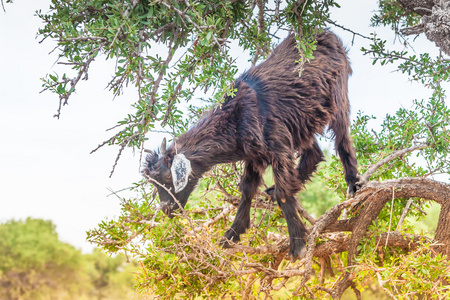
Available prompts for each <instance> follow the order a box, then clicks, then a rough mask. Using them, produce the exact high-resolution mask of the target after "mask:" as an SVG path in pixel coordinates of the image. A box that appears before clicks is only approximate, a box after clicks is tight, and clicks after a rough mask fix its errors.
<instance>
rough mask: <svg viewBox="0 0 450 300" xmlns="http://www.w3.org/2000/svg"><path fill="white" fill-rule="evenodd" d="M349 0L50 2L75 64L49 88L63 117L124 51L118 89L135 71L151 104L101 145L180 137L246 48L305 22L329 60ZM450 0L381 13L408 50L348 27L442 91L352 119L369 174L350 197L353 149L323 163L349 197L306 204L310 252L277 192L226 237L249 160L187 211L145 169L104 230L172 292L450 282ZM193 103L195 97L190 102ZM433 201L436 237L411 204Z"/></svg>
mask: <svg viewBox="0 0 450 300" xmlns="http://www.w3.org/2000/svg"><path fill="white" fill-rule="evenodd" d="M7 2H9V1H7ZM336 6H338V3H337V2H336V1H321V0H318V1H307V0H306V1H305V0H300V1H262V0H256V1H233V0H232V1H188V0H183V1H169V0H161V1H142V0H132V1H118V0H110V1H104V0H90V1H79V0H70V1H60V0H53V1H52V6H51V8H50V12H49V13H41V12H39V13H38V15H39V17H40V18H41V19H42V20H43V21H44V22H45V26H44V27H43V28H41V29H40V30H39V33H40V35H41V36H42V38H43V39H44V40H45V39H51V40H55V41H56V42H57V49H58V51H59V53H60V61H59V63H60V64H63V65H67V66H68V67H70V68H71V70H70V73H65V74H62V75H61V74H60V75H56V74H55V75H53V74H52V75H48V76H47V77H46V78H45V79H44V87H45V89H47V90H50V91H52V92H54V93H56V94H58V96H59V107H58V110H57V113H56V116H57V117H58V118H59V117H60V116H61V109H62V107H63V106H64V105H66V104H68V103H69V99H70V97H71V95H72V94H73V92H74V91H75V90H76V88H77V87H78V85H79V83H80V82H81V80H82V79H87V78H88V72H89V66H90V65H91V64H92V63H94V60H95V59H96V58H98V57H102V58H106V59H114V60H115V61H116V70H115V73H114V75H113V78H112V80H111V81H110V83H109V85H108V86H109V88H110V89H111V90H112V92H113V93H114V94H115V95H118V94H120V93H121V92H122V90H123V88H124V86H125V85H127V84H132V85H134V86H135V88H136V89H137V91H138V94H139V96H138V99H136V102H135V105H134V107H135V113H134V114H132V115H128V116H126V117H125V118H124V119H123V120H122V121H119V123H118V125H117V127H116V128H115V129H117V130H118V132H117V133H116V134H115V135H114V136H112V137H111V138H110V139H108V140H107V141H105V142H103V143H101V144H100V146H99V147H102V146H104V145H118V146H119V153H118V158H119V157H120V153H121V152H122V151H123V150H124V149H125V148H126V147H131V148H133V149H138V150H141V152H142V150H143V145H144V141H145V139H146V136H147V135H146V134H147V133H148V132H150V131H152V130H154V129H155V128H156V126H162V127H163V128H166V129H170V130H169V131H170V132H172V133H173V135H174V136H176V135H177V134H180V133H182V132H184V131H185V130H186V128H188V126H189V125H190V124H191V123H192V122H194V121H195V120H196V119H197V118H198V116H199V115H200V114H201V112H202V111H203V110H204V109H205V108H206V107H208V106H211V105H213V104H216V103H220V101H221V99H222V98H223V96H224V95H225V94H229V93H232V92H233V91H232V90H231V87H230V83H231V82H232V81H233V78H234V76H235V75H236V72H237V68H236V66H235V63H234V57H233V56H232V52H231V48H232V47H233V49H236V48H237V49H240V50H241V51H245V52H247V53H249V54H250V55H251V62H252V63H253V64H256V63H257V62H258V61H260V60H261V59H263V58H264V57H266V56H267V54H268V53H269V52H270V49H271V48H272V47H273V45H274V44H277V43H278V41H279V39H278V37H280V36H281V35H282V34H281V33H283V32H285V31H289V30H290V31H294V32H295V33H296V34H297V37H298V48H299V52H300V53H301V54H302V55H301V56H299V60H300V61H301V62H307V61H308V60H311V59H314V57H313V56H314V33H315V32H317V31H318V30H320V29H321V28H323V27H325V26H327V25H334V26H340V27H342V26H341V25H340V24H336V23H335V22H333V21H332V15H330V9H331V8H332V7H336ZM448 11H449V8H448V6H447V2H445V1H431V0H430V1H407V0H402V1H400V0H398V1H380V3H379V10H378V11H377V12H375V14H374V16H373V17H372V20H371V21H372V24H373V25H374V26H390V27H391V28H392V29H393V32H394V33H395V34H396V35H397V37H398V39H399V40H400V41H402V42H403V44H404V45H406V46H405V47H403V48H401V50H398V49H395V48H394V49H392V50H391V49H389V48H390V47H388V46H387V44H386V40H385V37H383V38H381V37H379V36H371V37H367V36H363V35H361V34H359V33H358V31H357V29H354V28H351V29H347V28H344V29H345V30H348V31H351V32H353V33H354V35H355V37H357V38H365V39H370V40H371V44H370V47H368V48H367V49H362V51H363V52H364V53H366V54H367V55H368V56H370V57H372V59H373V62H374V64H375V63H379V64H381V65H386V64H394V65H395V66H396V67H397V68H398V70H399V71H401V72H403V73H405V75H407V76H408V77H409V78H410V79H411V80H415V81H418V82H420V83H421V84H423V86H424V88H428V89H430V90H431V91H432V95H431V97H430V98H429V99H418V100H414V101H412V105H411V107H410V108H401V109H399V110H398V111H397V112H396V113H395V114H394V115H388V116H387V117H386V119H385V120H384V121H383V123H382V125H381V128H380V129H378V130H375V129H372V128H370V127H369V126H370V121H371V119H372V118H371V117H370V116H366V115H364V114H362V113H360V114H359V115H358V117H357V119H356V120H355V121H354V123H353V128H352V134H353V138H354V143H355V146H356V149H357V152H358V161H359V165H360V173H361V174H362V178H363V183H364V185H363V187H362V189H361V190H360V191H359V192H358V193H357V194H356V195H355V197H354V198H352V199H345V192H344V191H345V184H344V180H343V178H342V171H341V167H340V164H339V163H338V161H337V160H336V159H333V160H332V161H331V162H328V163H325V164H323V165H322V168H321V169H320V170H319V172H318V174H317V178H318V180H319V181H321V182H323V183H326V184H327V185H328V186H329V187H330V188H331V189H332V190H333V191H335V194H336V197H339V199H340V202H339V203H338V204H336V205H335V206H333V207H332V208H331V209H329V210H328V211H327V212H326V213H325V214H323V215H322V216H320V217H319V218H317V219H315V218H313V217H312V216H311V215H310V214H308V213H307V212H306V210H304V211H303V212H302V216H304V217H305V219H306V220H308V222H310V224H311V226H310V235H309V238H308V251H307V255H306V257H305V258H304V259H302V260H301V261H299V262H296V263H286V261H285V260H284V256H285V253H286V252H287V239H286V235H285V233H286V229H285V228H284V226H285V224H284V222H283V220H282V219H281V218H280V216H281V212H280V210H279V209H278V208H277V207H275V206H274V204H273V203H271V202H270V201H266V200H265V197H264V196H265V195H264V194H263V193H262V192H261V194H260V196H259V197H258V199H256V201H255V204H254V213H253V219H252V222H253V226H252V229H251V230H250V231H249V232H248V234H247V235H246V237H245V238H244V239H243V242H241V243H240V244H239V245H235V247H234V248H232V249H229V250H223V249H220V248H219V247H218V240H219V239H220V236H221V235H222V234H223V232H224V230H225V229H226V228H228V227H229V218H230V213H231V212H232V211H233V210H234V207H235V204H236V201H237V199H238V197H237V195H238V191H237V190H236V187H237V181H238V178H239V176H240V172H241V166H240V165H239V164H234V165H223V166H217V167H215V168H214V169H213V170H211V172H210V173H209V175H208V176H207V177H206V178H205V180H204V181H203V182H202V183H201V185H200V189H199V192H198V193H197V194H196V197H193V198H196V200H195V201H194V200H191V202H190V205H189V206H188V207H187V209H186V211H183V212H181V214H180V216H179V217H178V218H176V219H173V220H167V219H166V218H164V217H163V216H162V215H161V213H159V212H158V209H157V205H156V202H155V199H154V193H152V192H151V191H150V192H149V191H148V189H151V187H149V186H148V184H147V183H145V182H144V181H143V182H141V183H139V184H136V191H139V192H140V196H138V197H137V198H136V199H123V201H122V203H123V213H122V215H121V216H120V217H119V218H118V219H117V220H113V221H110V222H106V221H105V222H102V223H101V224H100V225H99V228H98V229H95V230H92V231H91V232H90V233H89V239H90V240H91V241H92V242H94V243H96V244H98V245H100V246H102V247H103V248H105V249H107V250H109V251H111V252H116V251H125V252H127V253H132V254H133V255H135V256H137V257H139V258H140V260H141V262H142V269H141V272H140V279H139V286H140V288H141V289H143V290H145V289H151V290H152V291H153V292H154V293H156V294H158V295H161V297H168V298H171V297H175V296H185V297H193V296H202V297H208V298H216V297H219V296H224V295H227V296H231V297H242V298H251V297H260V296H262V295H265V296H266V297H271V296H273V295H276V293H277V291H278V293H280V292H283V293H286V295H287V296H288V297H293V298H294V297H300V298H302V297H303V298H313V297H319V298H320V297H323V296H324V295H325V294H329V295H331V296H332V297H333V298H340V297H341V296H342V295H343V293H344V291H346V290H347V289H352V290H353V291H354V293H355V294H356V296H357V298H360V297H361V293H360V290H362V289H364V288H365V287H366V286H367V285H368V284H369V282H370V281H372V280H375V281H376V282H378V284H379V286H380V288H381V289H383V290H384V291H386V293H387V294H389V295H390V296H392V297H394V298H409V297H418V296H419V295H422V296H425V297H439V298H441V299H443V298H446V297H448V296H449V291H448V284H447V283H448V280H449V279H450V278H449V275H448V274H449V272H448V271H449V264H448V261H447V256H448V254H449V251H450V248H449V246H448V245H449V243H450V227H449V226H450V224H449V222H450V221H449V220H450V201H449V199H448V198H449V195H450V185H448V184H447V183H442V182H438V181H436V180H434V179H433V176H435V175H437V174H448V173H449V166H450V164H449V157H448V154H447V149H448V148H449V141H450V137H449V115H450V112H449V110H448V107H447V105H446V103H445V91H444V90H443V88H442V82H445V81H447V80H448V76H449V69H450V65H449V62H450V60H449V59H448V56H446V55H448V54H449V53H448V21H446V20H448ZM419 33H425V34H426V36H427V38H428V39H430V40H432V41H434V42H435V43H436V45H437V47H439V48H440V49H441V50H442V54H441V55H438V56H437V57H432V56H431V55H430V54H429V53H415V52H413V51H412V46H413V44H414V40H413V39H409V38H408V36H409V35H411V34H419ZM161 53H162V54H161ZM300 76H301V74H300ZM199 90H202V91H204V93H205V94H206V96H205V98H206V99H207V100H206V102H205V104H204V105H202V106H200V107H197V106H195V105H193V104H192V102H189V101H190V100H192V98H193V97H195V95H196V94H195V93H196V92H197V91H199ZM182 103H183V104H184V103H191V104H190V106H189V116H187V117H186V116H184V114H183V112H184V111H183V109H182V107H181V104H182ZM97 149H98V148H97ZM97 149H96V150H97ZM94 151H95V150H94ZM116 163H117V160H116ZM113 170H114V168H113ZM428 201H435V202H437V203H439V204H440V205H441V213H440V216H439V220H438V224H437V229H436V232H435V235H434V237H433V238H427V237H426V236H417V235H414V234H413V233H412V228H411V225H409V224H408V220H405V216H406V215H409V216H413V217H419V215H420V214H421V211H422V209H421V207H423V206H424V205H427V204H428V203H429V202H428ZM314 263H316V264H314ZM326 272H328V273H329V274H330V277H327V276H325V273H326Z"/></svg>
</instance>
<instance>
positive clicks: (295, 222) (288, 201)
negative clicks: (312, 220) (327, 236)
mask: <svg viewBox="0 0 450 300" xmlns="http://www.w3.org/2000/svg"><path fill="white" fill-rule="evenodd" d="M277 202H278V205H279V206H280V207H281V210H282V211H283V215H284V218H285V219H286V223H287V227H288V232H289V240H290V241H289V254H288V255H289V258H290V260H291V261H292V262H293V261H295V260H296V259H302V258H303V257H304V256H305V254H306V238H307V235H308V231H307V230H306V227H305V225H304V224H303V222H302V221H301V220H300V216H299V215H298V210H297V205H298V203H297V199H296V198H295V197H294V196H287V197H285V198H279V197H277Z"/></svg>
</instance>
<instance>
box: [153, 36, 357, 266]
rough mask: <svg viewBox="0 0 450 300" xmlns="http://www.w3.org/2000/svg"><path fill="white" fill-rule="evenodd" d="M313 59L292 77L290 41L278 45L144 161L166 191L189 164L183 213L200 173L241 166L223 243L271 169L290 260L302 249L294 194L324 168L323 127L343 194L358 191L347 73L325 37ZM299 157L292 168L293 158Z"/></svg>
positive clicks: (342, 55)
mask: <svg viewBox="0 0 450 300" xmlns="http://www.w3.org/2000/svg"><path fill="white" fill-rule="evenodd" d="M316 38H317V49H316V50H315V51H314V54H313V55H314V59H313V60H311V62H309V63H306V64H305V65H304V69H303V71H302V73H301V77H299V68H298V67H299V66H298V64H297V61H298V60H299V58H300V57H299V53H298V50H297V48H296V42H295V38H294V35H290V36H289V37H288V38H287V39H286V40H284V41H283V42H282V43H281V44H280V45H279V46H278V47H277V48H275V50H274V51H273V52H272V54H271V55H270V56H269V58H268V59H267V60H266V61H264V62H262V63H261V64H259V65H258V66H256V67H252V68H251V69H250V70H248V71H247V72H245V73H244V74H243V75H242V76H240V77H239V78H238V79H237V80H236V82H235V84H234V87H235V88H236V89H237V92H236V94H235V96H233V97H231V96H230V97H227V98H226V99H225V101H224V103H223V104H222V105H220V106H218V107H216V108H215V109H213V110H211V111H210V112H209V113H207V115H206V116H205V117H203V118H202V119H201V120H200V121H199V122H198V124H197V125H196V126H194V127H193V128H191V129H190V130H189V131H187V132H186V133H184V134H182V135H181V136H179V137H178V138H177V140H176V143H174V144H172V145H171V146H170V147H169V148H168V149H167V151H166V152H165V153H164V155H163V156H162V157H158V153H156V152H155V153H153V154H150V155H149V156H148V157H147V165H146V168H145V170H144V173H145V174H146V175H148V176H150V177H151V178H154V179H155V180H158V181H159V182H161V183H162V184H164V185H165V186H166V187H167V188H168V189H171V188H172V191H173V184H172V183H171V181H170V180H169V177H170V174H169V173H168V172H170V170H169V169H170V167H171V161H172V159H173V157H174V155H175V154H176V153H183V154H184V155H185V156H186V158H187V159H188V160H189V161H190V162H191V165H192V173H191V174H190V177H189V183H188V185H187V186H186V188H184V189H183V190H182V191H180V192H179V193H177V194H175V197H176V198H177V199H178V201H179V202H180V204H181V205H182V206H184V205H185V203H186V201H187V198H188V197H189V195H190V193H191V192H192V190H193V189H194V187H195V185H196V184H197V182H198V180H199V178H200V177H201V176H202V174H203V173H204V172H206V171H207V170H208V169H210V168H211V167H212V166H214V165H216V164H218V163H229V162H236V161H239V160H242V161H244V162H245V171H244V175H243V177H242V182H241V185H240V189H241V192H242V199H241V202H240V204H239V207H238V211H237V213H236V218H235V221H234V223H233V225H232V226H231V228H230V229H229V230H228V231H227V232H226V233H225V240H224V241H223V245H224V246H227V245H228V240H232V241H235V242H236V241H239V236H240V234H242V233H244V232H245V230H246V229H247V228H248V227H249V226H250V214H249V213H250V206H251V199H252V198H253V197H254V195H255V194H256V191H257V188H258V186H259V185H260V184H261V181H262V174H263V172H264V170H265V169H266V168H267V166H268V165H271V166H272V169H273V173H274V180H275V186H274V188H272V189H270V191H269V192H271V194H272V196H273V198H274V199H275V200H276V201H277V202H278V204H279V205H280V207H281V209H282V211H283V213H284V216H285V218H286V221H287V224H288V231H289V235H290V243H291V244H290V251H289V254H290V256H291V258H292V259H296V258H297V257H301V256H302V255H303V253H304V249H305V237H306V234H307V232H306V228H305V226H304V225H303V223H302V222H301V221H300V218H299V216H298V214H297V202H296V199H295V198H294V195H295V194H296V193H297V192H298V191H300V190H301V189H302V187H303V185H304V183H305V181H307V180H308V179H309V178H310V176H311V174H312V173H313V172H314V171H315V170H316V166H317V164H318V163H319V162H320V161H322V160H323V153H322V151H321V150H320V148H319V146H318V144H317V141H316V137H315V135H316V134H322V133H323V131H324V129H325V128H326V126H327V125H328V126H329V128H330V129H331V130H333V132H334V134H335V138H336V140H335V143H336V150H337V151H338V153H339V155H340V157H341V160H342V163H343V165H344V170H345V179H346V181H347V183H348V186H349V192H350V194H352V193H354V192H355V191H356V188H357V184H356V182H357V169H356V165H357V161H356V157H355V153H354V150H353V147H352V143H351V139H350V137H349V103H348V99H347V80H348V77H349V75H350V74H351V69H350V65H349V62H348V59H347V55H346V52H345V50H344V49H343V47H342V43H341V42H340V40H339V39H338V38H337V37H336V36H335V35H334V34H333V33H331V32H329V31H325V32H323V33H319V34H318V35H317V37H316ZM296 152H298V153H299V154H300V155H301V159H300V162H299V163H298V165H297V166H296V165H295V161H294V154H295V153H296ZM158 192H159V195H160V200H161V205H162V206H163V208H164V211H165V212H166V213H167V214H169V215H170V214H171V212H172V210H173V209H175V208H177V207H178V206H177V205H175V202H174V200H173V199H172V197H171V196H170V195H169V194H168V193H167V192H166V191H165V190H164V189H162V188H158Z"/></svg>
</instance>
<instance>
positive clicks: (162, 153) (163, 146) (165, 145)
mask: <svg viewBox="0 0 450 300" xmlns="http://www.w3.org/2000/svg"><path fill="white" fill-rule="evenodd" d="M166 149H167V140H166V138H164V139H163V141H162V143H161V148H160V150H159V153H160V154H161V156H163V155H164V153H166Z"/></svg>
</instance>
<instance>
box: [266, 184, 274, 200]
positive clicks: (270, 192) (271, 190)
mask: <svg viewBox="0 0 450 300" xmlns="http://www.w3.org/2000/svg"><path fill="white" fill-rule="evenodd" d="M264 193H266V194H267V195H268V196H269V198H270V199H271V200H272V201H274V200H275V186H274V185H273V186H271V187H268V188H267V189H265V191H264Z"/></svg>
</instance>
